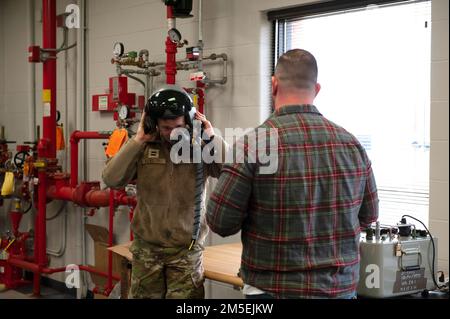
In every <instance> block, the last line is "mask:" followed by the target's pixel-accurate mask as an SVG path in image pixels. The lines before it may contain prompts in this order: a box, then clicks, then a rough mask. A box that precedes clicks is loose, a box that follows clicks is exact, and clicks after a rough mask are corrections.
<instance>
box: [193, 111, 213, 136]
mask: <svg viewBox="0 0 450 319" xmlns="http://www.w3.org/2000/svg"><path fill="white" fill-rule="evenodd" d="M195 119H196V120H199V121H201V122H202V124H203V130H204V131H205V133H206V134H207V135H208V136H209V138H212V137H213V136H214V129H213V126H212V124H211V122H210V121H208V120H207V119H206V116H205V115H204V114H202V113H200V112H199V111H197V112H196V113H195Z"/></svg>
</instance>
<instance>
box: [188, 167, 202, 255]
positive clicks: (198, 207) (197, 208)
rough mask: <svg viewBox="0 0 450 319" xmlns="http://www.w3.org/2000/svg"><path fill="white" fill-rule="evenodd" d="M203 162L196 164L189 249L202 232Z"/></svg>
mask: <svg viewBox="0 0 450 319" xmlns="http://www.w3.org/2000/svg"><path fill="white" fill-rule="evenodd" d="M204 183H205V181H204V175H203V163H202V162H200V163H197V164H195V199H194V203H195V205H194V225H193V228H192V240H191V244H190V245H189V250H191V249H192V247H193V246H194V245H195V243H196V242H197V239H198V235H199V233H200V221H201V217H202V203H203V188H204Z"/></svg>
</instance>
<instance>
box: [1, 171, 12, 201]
mask: <svg viewBox="0 0 450 319" xmlns="http://www.w3.org/2000/svg"><path fill="white" fill-rule="evenodd" d="M12 193H14V173H13V172H6V173H5V180H4V181H3V186H2V196H9V195H11V194H12Z"/></svg>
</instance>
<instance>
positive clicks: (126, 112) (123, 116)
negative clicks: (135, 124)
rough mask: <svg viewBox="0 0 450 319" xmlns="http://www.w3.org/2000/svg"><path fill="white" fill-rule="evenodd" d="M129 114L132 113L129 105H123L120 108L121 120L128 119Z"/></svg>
mask: <svg viewBox="0 0 450 319" xmlns="http://www.w3.org/2000/svg"><path fill="white" fill-rule="evenodd" d="M129 114H130V110H129V109H128V106H126V105H122V106H121V107H120V108H119V118H120V119H121V120H125V119H127V118H128V115H129Z"/></svg>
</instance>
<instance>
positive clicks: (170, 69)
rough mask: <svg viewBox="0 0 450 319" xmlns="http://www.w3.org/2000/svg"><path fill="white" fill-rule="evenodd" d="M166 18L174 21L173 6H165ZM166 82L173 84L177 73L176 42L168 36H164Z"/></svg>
mask: <svg viewBox="0 0 450 319" xmlns="http://www.w3.org/2000/svg"><path fill="white" fill-rule="evenodd" d="M167 19H168V21H169V26H170V25H171V23H170V21H172V20H173V21H175V16H174V14H173V6H167ZM166 54H167V58H166V83H167V84H175V77H176V74H177V62H176V58H177V44H176V43H174V42H172V40H170V38H169V36H167V38H166Z"/></svg>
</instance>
